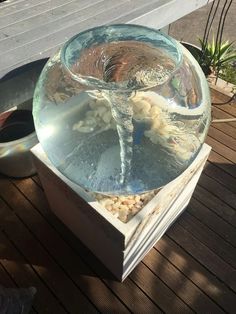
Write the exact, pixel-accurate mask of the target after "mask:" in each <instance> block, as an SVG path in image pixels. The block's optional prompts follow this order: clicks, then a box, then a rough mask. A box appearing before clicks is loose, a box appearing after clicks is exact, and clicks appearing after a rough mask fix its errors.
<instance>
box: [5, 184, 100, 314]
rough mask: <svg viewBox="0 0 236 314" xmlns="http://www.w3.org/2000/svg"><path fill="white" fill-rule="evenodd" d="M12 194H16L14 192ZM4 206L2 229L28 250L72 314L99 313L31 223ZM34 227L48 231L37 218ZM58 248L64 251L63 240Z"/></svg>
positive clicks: (52, 288) (22, 250) (34, 267)
mask: <svg viewBox="0 0 236 314" xmlns="http://www.w3.org/2000/svg"><path fill="white" fill-rule="evenodd" d="M1 192H2V187H1ZM1 194H2V193H1ZM11 195H13V194H12V193H11ZM14 199H16V195H14ZM18 200H19V199H18ZM1 206H2V208H3V209H2V211H1V216H0V217H1V219H0V224H1V226H2V228H4V230H5V232H6V234H7V235H8V237H11V239H12V241H13V242H14V243H15V245H16V246H17V247H18V249H19V250H20V251H21V252H24V255H25V257H26V258H27V260H29V262H30V264H31V265H32V267H33V269H34V270H35V271H36V272H37V274H38V275H39V276H40V278H42V280H43V281H45V282H46V284H47V285H48V286H49V287H50V289H51V290H52V291H54V293H55V295H56V296H57V298H58V299H60V300H61V302H62V303H63V306H64V307H65V308H66V309H67V311H68V312H70V313H78V308H79V309H80V310H81V311H84V312H91V313H97V310H96V309H95V307H94V306H93V305H92V304H91V303H90V301H89V300H88V299H87V298H86V297H85V296H84V295H83V294H82V293H81V291H80V289H78V287H77V286H76V285H75V283H74V282H73V280H71V278H69V277H68V276H67V275H66V274H65V272H64V271H63V269H61V267H60V266H59V265H58V264H57V263H56V262H55V260H54V259H53V258H52V256H51V255H50V254H49V252H47V251H46V250H45V248H44V247H43V246H42V245H41V244H40V242H39V241H37V240H36V238H35V237H34V236H33V235H32V234H31V232H30V231H29V229H28V226H26V225H25V224H24V223H23V222H22V220H21V218H19V217H18V216H17V215H16V214H15V213H14V212H13V211H11V210H10V208H9V207H8V206H7V205H5V204H1ZM17 207H18V210H20V209H21V205H20V204H19V202H18V206H17ZM32 228H33V229H35V230H36V229H37V230H38V231H39V232H41V233H42V234H44V229H43V228H42V227H41V225H40V224H39V223H38V221H37V220H35V221H34V222H33V221H32ZM49 240H50V239H48V241H49ZM58 250H60V243H58ZM68 256H69V255H67V256H66V257H67V259H68ZM77 270H78V268H77Z"/></svg>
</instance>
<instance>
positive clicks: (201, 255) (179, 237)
mask: <svg viewBox="0 0 236 314" xmlns="http://www.w3.org/2000/svg"><path fill="white" fill-rule="evenodd" d="M167 234H168V236H169V237H170V238H171V239H172V240H173V241H175V242H176V243H178V244H179V245H180V247H182V248H184V249H185V250H186V251H187V252H188V253H189V254H190V255H191V256H192V257H194V258H195V259H196V260H197V261H198V262H199V263H201V264H202V265H203V266H204V267H206V268H207V269H208V270H209V271H210V272H211V273H213V274H214V275H215V276H217V278H219V279H220V280H222V281H223V282H224V283H225V284H226V285H227V286H228V287H229V288H230V289H232V290H233V291H234V292H236V273H235V270H234V269H233V268H232V267H231V266H230V265H228V264H227V263H226V262H224V261H223V260H222V259H221V258H220V257H219V256H217V254H215V253H214V252H212V251H211V250H210V249H209V248H208V247H207V246H205V245H204V244H203V243H201V242H200V241H199V240H198V239H196V238H195V237H194V236H193V235H192V234H191V233H189V232H188V231H187V230H186V229H184V228H183V227H182V226H180V224H179V223H178V222H176V223H175V224H174V225H172V226H171V228H170V229H169V230H168V231H167Z"/></svg>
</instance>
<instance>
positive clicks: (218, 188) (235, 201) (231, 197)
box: [199, 173, 236, 209]
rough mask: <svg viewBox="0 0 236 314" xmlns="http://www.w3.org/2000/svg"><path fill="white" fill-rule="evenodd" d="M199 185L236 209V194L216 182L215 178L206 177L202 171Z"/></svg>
mask: <svg viewBox="0 0 236 314" xmlns="http://www.w3.org/2000/svg"><path fill="white" fill-rule="evenodd" d="M199 185H201V186H203V187H204V188H205V189H206V190H208V191H209V192H211V193H212V194H213V195H215V196H216V197H218V198H219V199H221V200H222V201H223V202H225V203H226V204H228V205H229V206H231V207H232V208H234V209H236V194H235V193H233V192H231V191H230V190H228V189H227V188H226V187H224V186H223V185H221V184H220V183H218V182H217V181H216V180H214V179H212V178H211V177H208V176H207V175H205V174H204V173H203V174H202V176H201V177H200V179H199Z"/></svg>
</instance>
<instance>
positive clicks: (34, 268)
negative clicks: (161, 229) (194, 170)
mask: <svg viewBox="0 0 236 314" xmlns="http://www.w3.org/2000/svg"><path fill="white" fill-rule="evenodd" d="M214 97H215V98H216V95H215V96H214ZM221 98H222V96H221V95H219V100H220V99H221ZM227 110H229V108H227ZM219 112H220V113H221V112H222V114H223V115H224V114H225V113H224V112H223V111H222V110H221V109H219V110H218V113H219ZM227 115H230V114H229V113H228V114H227ZM230 116H231V115H230ZM231 128H234V126H231ZM212 129H213V132H216V133H215V134H214V136H215V139H214V141H212V144H213V150H212V152H211V155H210V157H209V160H208V162H207V164H206V168H205V170H204V173H203V174H202V176H201V178H200V180H199V183H198V185H197V187H196V189H195V192H194V195H193V198H192V200H191V202H190V204H189V206H188V209H187V210H186V212H185V213H183V214H182V216H181V217H180V218H179V219H178V220H177V221H176V222H175V223H174V225H173V226H172V227H171V228H170V229H169V230H168V231H167V233H166V234H165V235H164V236H163V237H162V238H161V240H160V241H159V242H158V243H157V244H156V245H155V247H154V248H153V249H152V250H151V251H150V252H149V253H148V254H147V256H146V257H145V258H144V259H143V261H142V262H141V263H140V264H139V265H138V266H137V267H136V268H135V269H134V271H133V272H132V273H131V275H130V276H129V277H128V278H127V279H126V280H125V281H124V283H119V282H117V281H116V280H115V279H114V278H113V276H112V275H111V274H110V273H109V271H108V270H106V268H105V267H104V266H103V265H102V264H101V263H100V262H99V261H98V260H97V258H96V257H94V256H93V254H92V253H91V252H90V251H89V250H88V249H87V248H86V247H84V245H83V244H82V243H81V242H80V241H79V240H78V239H77V238H76V237H75V236H74V235H73V234H72V233H71V232H70V231H69V230H68V229H67V227H66V226H64V225H63V224H62V223H61V222H60V221H59V220H58V219H57V218H56V217H55V216H54V215H53V213H52V212H51V211H50V209H49V206H48V203H47V200H46V197H45V194H44V191H43V188H42V185H41V183H40V180H39V178H38V177H37V176H34V177H32V178H26V179H12V178H6V177H3V176H2V177H0V254H1V255H0V284H3V285H5V286H8V287H16V286H17V287H28V286H35V287H36V288H37V294H36V296H35V300H34V307H33V310H32V312H33V313H42V314H44V313H78V308H79V309H80V310H81V311H84V312H86V313H93V312H94V313H97V312H103V313H104V312H106V313H107V312H118V313H126V312H133V313H144V312H147V313H161V312H166V313H177V312H179V313H193V312H197V313H204V312H207V313H222V312H228V313H234V312H235V306H236V298H235V297H236V296H235V294H236V275H235V274H236V272H235V268H236V254H235V252H236V251H235V248H236V240H235V239H236V214H235V209H236V188H235V186H236V185H235V182H236V178H235V176H234V173H235V163H234V161H233V160H232V157H234V156H235V147H234V146H233V145H232V146H231V148H229V147H227V146H226V145H225V144H228V145H229V146H230V145H231V144H229V143H234V141H233V142H232V137H231V136H230V133H229V132H228V130H227V129H226V130H222V129H221V130H217V131H215V130H216V129H215V126H214V125H213V126H212ZM217 132H220V133H217ZM222 133H223V134H225V135H226V136H227V138H225V137H224V136H225V135H222ZM216 135H220V136H219V138H218V137H217V136H216ZM211 136H212V134H211V132H210V134H209V136H208V138H207V140H209V139H213V138H212V137H211ZM221 136H223V138H222V137H221ZM225 139H226V141H225ZM220 141H221V143H220ZM219 145H223V147H224V149H222V150H220V151H219V149H218V148H219ZM226 148H228V149H226ZM229 149H230V153H231V156H228V152H229ZM227 167H228V168H227ZM227 170H228V171H227Z"/></svg>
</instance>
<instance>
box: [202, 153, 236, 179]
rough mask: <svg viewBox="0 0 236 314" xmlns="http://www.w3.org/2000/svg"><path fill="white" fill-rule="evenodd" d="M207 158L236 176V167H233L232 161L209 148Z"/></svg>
mask: <svg viewBox="0 0 236 314" xmlns="http://www.w3.org/2000/svg"><path fill="white" fill-rule="evenodd" d="M208 160H209V161H210V162H211V163H213V164H214V165H215V166H217V167H218V168H220V169H222V170H223V171H224V172H226V173H227V174H229V175H230V176H232V177H234V178H236V168H235V167H234V163H233V162H232V161H229V160H228V159H226V158H225V157H223V156H221V155H220V154H218V153H216V152H215V151H214V150H211V153H210V155H209V157H208Z"/></svg>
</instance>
